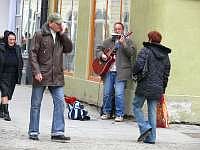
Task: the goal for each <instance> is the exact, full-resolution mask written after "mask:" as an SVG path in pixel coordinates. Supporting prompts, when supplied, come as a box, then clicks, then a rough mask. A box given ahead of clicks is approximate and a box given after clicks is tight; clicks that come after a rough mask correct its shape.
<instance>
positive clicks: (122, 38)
mask: <svg viewBox="0 0 200 150" xmlns="http://www.w3.org/2000/svg"><path fill="white" fill-rule="evenodd" d="M125 38H126V37H125V36H124V35H121V37H120V39H119V42H120V43H121V44H122V45H123V46H124V47H125V46H126V41H125Z"/></svg>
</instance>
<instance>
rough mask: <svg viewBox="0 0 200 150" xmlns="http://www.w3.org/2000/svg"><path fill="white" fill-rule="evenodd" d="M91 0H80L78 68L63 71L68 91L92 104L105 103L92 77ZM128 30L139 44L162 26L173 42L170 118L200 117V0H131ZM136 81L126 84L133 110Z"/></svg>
mask: <svg viewBox="0 0 200 150" xmlns="http://www.w3.org/2000/svg"><path fill="white" fill-rule="evenodd" d="M90 2H91V1H90V0H80V1H79V15H78V29H77V33H78V34H77V45H76V58H75V74H74V76H73V77H69V76H65V83H66V86H65V92H66V94H67V95H73V96H76V97H78V98H79V99H81V100H83V101H86V102H88V103H90V104H95V105H101V103H102V88H103V85H102V83H97V82H93V81H89V80H88V79H87V78H88V63H89V48H88V47H89V28H90V17H91V16H90V14H91V13H90V10H91V3H90ZM130 11H131V14H130V30H131V31H133V32H134V35H133V40H134V42H135V44H136V47H137V49H138V51H139V49H140V48H141V47H142V42H143V41H146V40H147V33H148V32H149V31H151V30H158V31H160V32H161V33H162V35H163V41H162V44H164V45H166V46H168V47H170V48H171V49H172V53H171V55H170V59H171V64H172V69H171V76H170V79H169V84H168V88H167V92H166V96H167V106H168V111H169V115H170V120H171V121H176V122H179V121H180V122H181V121H184V122H194V123H200V115H199V114H200V103H199V101H200V94H199V91H200V86H199V85H198V83H200V78H199V77H198V76H199V74H200V69H199V68H200V67H198V66H199V65H200V59H198V58H200V52H199V50H200V44H199V43H200V27H199V25H200V17H199V14H200V0H131V10H130ZM134 89H135V84H134V83H133V82H131V81H130V82H128V86H127V88H126V100H125V103H126V114H129V115H130V114H132V104H131V103H132V98H133V96H134Z"/></svg>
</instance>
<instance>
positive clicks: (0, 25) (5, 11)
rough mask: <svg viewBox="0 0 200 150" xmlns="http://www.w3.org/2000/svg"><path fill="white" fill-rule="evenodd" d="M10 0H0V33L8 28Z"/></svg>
mask: <svg viewBox="0 0 200 150" xmlns="http://www.w3.org/2000/svg"><path fill="white" fill-rule="evenodd" d="M9 2H10V0H1V2H0V3H1V5H0V10H1V11H0V16H1V17H0V35H3V32H4V30H6V29H7V28H8V20H9Z"/></svg>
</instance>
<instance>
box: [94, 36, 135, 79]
mask: <svg viewBox="0 0 200 150" xmlns="http://www.w3.org/2000/svg"><path fill="white" fill-rule="evenodd" d="M125 42H126V46H125V47H123V46H122V47H120V48H119V49H117V51H116V69H117V79H118V80H128V79H131V74H132V65H131V56H133V54H134V53H135V52H136V50H135V48H134V46H133V42H132V40H131V39H126V40H125ZM113 46H114V42H113V41H112V38H108V39H106V40H105V41H104V42H103V44H102V47H101V48H97V53H96V55H97V57H98V58H101V56H102V53H104V49H105V48H112V47H113Z"/></svg>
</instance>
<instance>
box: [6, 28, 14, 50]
mask: <svg viewBox="0 0 200 150" xmlns="http://www.w3.org/2000/svg"><path fill="white" fill-rule="evenodd" d="M4 33H5V32H4ZM9 35H14V36H15V38H16V35H15V33H14V32H12V31H8V32H7V33H6V34H4V42H5V44H6V46H9V45H8V36H9Z"/></svg>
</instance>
